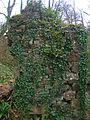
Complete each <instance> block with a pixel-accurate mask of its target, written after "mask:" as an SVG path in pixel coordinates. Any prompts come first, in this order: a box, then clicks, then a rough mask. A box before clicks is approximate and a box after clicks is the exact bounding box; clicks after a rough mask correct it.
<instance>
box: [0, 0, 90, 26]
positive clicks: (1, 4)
mask: <svg viewBox="0 0 90 120" xmlns="http://www.w3.org/2000/svg"><path fill="white" fill-rule="evenodd" d="M12 1H13V0H11V3H12ZM20 1H21V0H16V5H15V7H14V9H13V15H15V14H18V13H19V11H20ZM54 1H55V2H57V0H54ZM64 1H67V2H68V3H69V4H72V5H73V1H74V0H64ZM42 2H43V3H44V4H45V5H46V6H47V4H48V0H42ZM7 5H8V0H0V12H3V13H6V12H7V10H6V8H7ZM25 5H26V0H23V7H25ZM75 5H76V9H77V10H78V9H80V10H83V11H85V12H87V13H90V0H75ZM83 16H84V19H85V21H86V22H87V21H89V20H90V16H88V15H86V14H83ZM3 21H5V18H4V16H3V15H0V22H3ZM86 22H85V25H86Z"/></svg>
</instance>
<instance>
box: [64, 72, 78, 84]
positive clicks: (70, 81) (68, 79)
mask: <svg viewBox="0 0 90 120" xmlns="http://www.w3.org/2000/svg"><path fill="white" fill-rule="evenodd" d="M77 80H78V76H77V74H75V73H67V75H66V81H65V82H67V84H68V85H72V84H73V83H75V82H76V81H77Z"/></svg>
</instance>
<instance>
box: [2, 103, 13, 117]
mask: <svg viewBox="0 0 90 120" xmlns="http://www.w3.org/2000/svg"><path fill="white" fill-rule="evenodd" d="M10 109H11V106H10V104H9V103H8V102H5V101H2V102H1V103H0V119H3V117H4V118H5V119H7V116H8V115H7V114H8V112H9V110H10Z"/></svg>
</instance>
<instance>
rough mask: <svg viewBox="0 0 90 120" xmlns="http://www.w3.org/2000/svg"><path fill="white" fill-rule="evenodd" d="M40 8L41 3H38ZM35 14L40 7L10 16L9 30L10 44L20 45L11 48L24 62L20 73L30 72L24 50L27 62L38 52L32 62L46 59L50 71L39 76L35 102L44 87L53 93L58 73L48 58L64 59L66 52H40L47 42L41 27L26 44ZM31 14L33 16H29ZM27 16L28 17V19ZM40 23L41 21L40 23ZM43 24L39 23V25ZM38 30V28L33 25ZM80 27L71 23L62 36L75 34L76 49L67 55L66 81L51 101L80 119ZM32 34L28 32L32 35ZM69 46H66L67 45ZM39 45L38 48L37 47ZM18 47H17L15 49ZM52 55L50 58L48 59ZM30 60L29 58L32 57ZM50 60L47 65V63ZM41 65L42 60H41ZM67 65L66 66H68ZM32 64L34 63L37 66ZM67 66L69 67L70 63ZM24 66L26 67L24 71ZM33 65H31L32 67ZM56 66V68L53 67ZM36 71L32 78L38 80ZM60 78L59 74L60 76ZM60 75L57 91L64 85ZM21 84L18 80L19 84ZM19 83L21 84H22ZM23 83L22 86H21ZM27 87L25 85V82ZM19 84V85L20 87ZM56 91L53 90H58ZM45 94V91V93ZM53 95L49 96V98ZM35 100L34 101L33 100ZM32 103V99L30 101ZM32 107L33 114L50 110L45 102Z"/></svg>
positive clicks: (38, 100) (72, 116) (64, 76)
mask: <svg viewBox="0 0 90 120" xmlns="http://www.w3.org/2000/svg"><path fill="white" fill-rule="evenodd" d="M37 8H38V6H37ZM32 14H33V16H34V17H35V19H38V16H39V14H38V10H37V9H36V11H35V12H30V11H29V12H28V8H26V13H25V10H24V11H23V12H22V15H19V16H15V17H12V18H11V19H10V29H9V32H8V42H9V46H10V48H13V45H14V43H15V44H17V48H18V49H17V48H14V49H13V51H11V54H12V55H13V56H14V58H15V59H18V61H19V63H20V65H21V66H20V68H21V69H20V77H21V76H22V75H23V74H25V72H27V71H28V70H27V67H26V68H25V69H23V66H22V65H23V64H22V63H21V62H22V61H20V56H19V55H21V54H22V56H23V58H22V59H23V62H24V64H25V65H26V66H27V64H28V63H29V62H30V60H31V59H29V57H28V55H29V53H31V55H32V53H33V54H34V57H33V59H32V62H31V64H32V63H33V64H34V63H35V64H36V63H38V62H39V61H40V60H42V61H41V62H42V63H43V66H44V67H45V69H47V70H46V74H45V75H43V76H40V78H39V79H41V81H40V84H39V85H38V87H36V83H35V82H34V84H33V85H34V86H35V87H34V91H35V94H34V97H33V100H32V101H34V103H35V102H36V103H42V99H43V98H41V97H40V94H42V93H41V92H42V91H43V89H44V92H45V94H47V95H48V96H49V93H50V90H51V82H52V81H50V80H51V75H53V74H54V72H55V73H56V71H55V69H54V67H53V65H52V64H51V65H49V64H48V62H50V61H51V60H54V59H55V60H57V61H59V60H62V55H61V56H60V57H59V56H55V54H54V53H52V54H51V56H48V55H46V54H45V55H43V54H40V53H39V52H38V51H39V50H40V48H41V47H42V46H43V42H42V40H43V39H44V38H43V37H42V36H40V34H39V28H38V29H37V32H36V35H35V39H34V41H33V40H30V41H29V44H27V45H26V44H25V43H26V42H27V41H26V37H27V36H25V35H26V27H27V24H28V28H29V29H31V28H30V26H31V23H32V22H31V19H30V16H31V15H32ZM29 15H30V16H29ZM25 18H27V19H25ZM37 26H38V24H37ZM38 27H39V26H38ZM33 30H34V29H33ZM75 30H76V29H75V28H74V27H73V26H70V27H68V28H67V27H66V28H65V29H64V31H63V33H62V36H63V37H65V35H66V36H68V35H70V37H71V41H69V42H71V44H72V48H73V50H72V51H70V52H69V51H67V57H66V59H67V60H66V61H67V65H68V69H66V71H65V75H64V74H63V75H62V77H63V78H64V81H63V82H62V85H61V88H60V91H59V92H58V95H53V97H54V99H53V100H52V101H51V105H52V107H53V108H54V109H55V110H58V109H59V107H61V106H62V108H63V109H65V110H66V111H67V113H66V114H68V115H69V116H70V117H71V118H72V119H73V118H75V119H77V120H79V109H80V101H79V91H80V84H79V80H78V79H79V77H78V62H79V60H80V52H81V48H80V45H79V43H78V41H77V37H76V34H75V32H76V31H75ZM29 35H30V34H28V36H29ZM46 44H47V45H48V44H49V42H48V41H47V42H46ZM65 47H67V46H64V49H65ZM21 48H23V51H22V50H21ZM34 48H35V49H34ZM14 50H15V51H14ZM18 50H21V53H20V54H19V53H18ZM47 58H49V59H47ZM28 60H29V61H28ZM46 62H47V65H46ZM40 65H41V63H40ZM67 65H66V66H67ZM33 66H34V65H33ZM33 66H32V67H33ZM66 68H67V67H66ZM22 69H23V71H22ZM29 69H31V68H29ZM38 69H41V68H40V67H39V65H37V67H36V68H35V70H36V72H38ZM53 69H54V70H53ZM33 73H34V71H33V72H32V77H31V78H32V79H30V81H32V82H33V81H34V78H35V75H34V76H33ZM39 74H40V73H39ZM58 78H59V77H58ZM58 78H57V80H55V83H54V84H53V86H54V89H53V90H51V91H53V92H54V93H55V92H56V91H57V89H58V88H59V87H60V86H59V84H60V80H59V79H58ZM25 79H26V81H27V79H29V77H27V76H26V78H25ZM17 80H18V81H19V83H21V84H22V82H23V81H22V82H21V81H20V80H22V79H21V78H19V79H17ZM16 85H18V84H16ZM18 86H19V85H18ZM22 86H23V84H22V85H21V86H19V87H18V89H22ZM20 87H21V88H20ZM23 87H25V86H23ZM16 88H17V87H16ZM54 93H53V94H54ZM43 95H44V93H43ZM48 99H49V98H48ZM32 101H31V102H32ZM30 104H31V103H30ZM31 107H32V109H33V110H32V111H33V112H31V114H35V115H36V114H46V107H47V103H44V104H41V105H40V106H37V107H36V106H34V105H32V106H31Z"/></svg>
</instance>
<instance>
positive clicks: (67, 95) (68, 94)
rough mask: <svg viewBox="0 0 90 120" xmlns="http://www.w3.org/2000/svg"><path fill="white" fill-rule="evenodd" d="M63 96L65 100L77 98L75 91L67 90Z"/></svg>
mask: <svg viewBox="0 0 90 120" xmlns="http://www.w3.org/2000/svg"><path fill="white" fill-rule="evenodd" d="M63 98H64V100H65V101H67V102H68V101H71V100H72V99H75V91H67V92H65V93H64V95H63Z"/></svg>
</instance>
